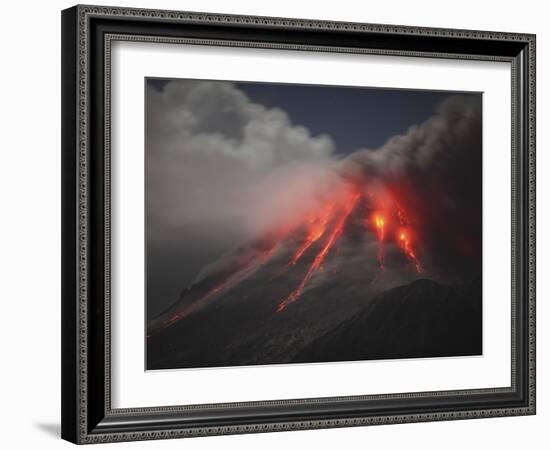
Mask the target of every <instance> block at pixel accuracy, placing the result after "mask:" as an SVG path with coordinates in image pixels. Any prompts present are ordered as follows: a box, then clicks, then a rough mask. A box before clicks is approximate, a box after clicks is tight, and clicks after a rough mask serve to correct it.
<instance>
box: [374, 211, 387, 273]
mask: <svg viewBox="0 0 550 450" xmlns="http://www.w3.org/2000/svg"><path fill="white" fill-rule="evenodd" d="M373 222H374V227H375V229H376V237H377V238H378V255H377V259H378V265H379V266H380V268H381V269H383V268H384V238H385V235H386V219H384V216H383V215H382V213H379V212H377V213H375V214H374V219H373Z"/></svg>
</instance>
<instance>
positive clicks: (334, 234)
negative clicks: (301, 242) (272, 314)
mask: <svg viewBox="0 0 550 450" xmlns="http://www.w3.org/2000/svg"><path fill="white" fill-rule="evenodd" d="M359 197H360V195H359V194H357V193H352V194H348V198H347V199H346V202H345V204H344V206H343V211H342V214H341V215H340V217H339V218H338V221H337V222H336V224H335V225H334V227H333V228H332V230H331V232H330V234H329V236H328V237H327V240H326V242H325V245H324V246H323V248H322V249H321V250H320V251H319V253H318V254H317V256H315V259H314V260H313V262H312V263H311V266H310V267H309V269H308V271H307V272H306V275H305V276H304V278H303V279H302V281H301V283H300V284H299V285H298V287H297V288H296V289H295V290H294V291H292V292H291V293H290V294H289V295H288V297H286V298H285V299H284V300H283V301H281V302H280V303H279V306H278V308H277V312H280V311H282V310H283V309H285V308H286V307H287V306H288V305H289V304H290V303H293V302H295V301H296V300H298V299H299V298H300V296H301V295H302V292H303V291H304V288H305V287H306V285H307V283H308V282H309V280H310V279H311V277H312V276H313V275H314V273H315V272H316V271H317V270H318V269H319V268H321V265H322V264H323V261H324V260H325V258H326V256H327V254H328V252H329V251H330V249H331V248H332V247H333V245H334V243H335V242H336V240H337V238H338V237H339V236H340V235H341V234H342V231H343V229H344V225H345V224H346V221H347V219H348V217H349V215H350V214H351V212H352V211H353V209H354V208H355V205H356V204H357V202H358V201H359Z"/></svg>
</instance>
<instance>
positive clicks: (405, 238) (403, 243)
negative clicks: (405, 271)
mask: <svg viewBox="0 0 550 450" xmlns="http://www.w3.org/2000/svg"><path fill="white" fill-rule="evenodd" d="M397 244H398V245H399V247H401V250H403V253H405V255H406V256H407V258H409V259H410V260H411V261H412V262H413V263H414V267H415V268H416V271H417V272H418V273H421V272H422V266H421V265H420V261H418V258H417V257H416V253H415V252H414V250H413V248H412V245H411V237H410V233H409V232H408V231H407V230H405V229H401V230H399V231H398V233H397Z"/></svg>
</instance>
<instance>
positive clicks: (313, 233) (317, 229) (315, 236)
mask: <svg viewBox="0 0 550 450" xmlns="http://www.w3.org/2000/svg"><path fill="white" fill-rule="evenodd" d="M333 215H334V203H329V204H328V205H327V207H326V208H325V209H324V210H323V211H322V212H321V214H319V215H318V216H317V217H313V218H312V219H311V220H310V221H309V224H308V227H307V235H306V239H305V241H304V242H303V243H302V245H300V247H298V249H297V250H296V252H295V253H294V255H293V256H292V259H291V260H290V262H289V263H288V264H289V265H295V264H296V263H297V262H298V260H299V259H300V258H301V257H302V255H303V254H304V253H305V251H306V250H307V249H308V248H309V247H311V246H312V245H313V244H315V242H317V241H318V240H319V239H320V238H321V237H323V235H324V234H325V232H326V230H327V225H328V223H329V222H330V220H331V219H332V217H333Z"/></svg>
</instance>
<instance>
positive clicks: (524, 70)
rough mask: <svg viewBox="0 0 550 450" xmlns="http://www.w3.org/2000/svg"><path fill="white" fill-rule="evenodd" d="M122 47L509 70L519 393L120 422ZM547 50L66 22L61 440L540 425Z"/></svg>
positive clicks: (308, 31)
mask: <svg viewBox="0 0 550 450" xmlns="http://www.w3.org/2000/svg"><path fill="white" fill-rule="evenodd" d="M117 41H133V42H149V43H156V44H159V45H161V44H174V45H177V44H178V43H183V42H185V43H187V44H191V45H196V46H218V47H221V48H225V47H227V48H232V47H238V48H255V49H262V50H264V51H266V52H267V51H269V50H270V49H277V50H289V51H290V50H299V51H300V52H303V53H304V54H307V53H308V52H321V53H324V52H327V53H335V54H339V53H344V54H348V53H349V54H363V55H382V56H388V57H391V56H394V57H403V56H405V57H408V58H412V59H422V58H435V59H444V60H453V61H469V60H475V61H499V62H505V63H507V64H509V65H510V73H511V80H510V86H511V92H510V102H511V112H512V114H511V120H510V127H511V133H510V135H511V155H512V161H511V167H512V171H511V174H510V177H511V187H512V189H511V193H510V195H511V210H510V219H511V224H510V226H511V230H512V236H511V256H512V257H511V261H510V264H511V302H510V303H511V307H512V310H511V313H510V314H511V323H510V336H511V340H510V355H511V356H510V360H511V367H510V380H511V383H510V385H509V386H491V387H487V388H480V389H477V388H476V389H459V390H429V389H428V390H426V391H422V392H408V393H407V392H405V393H403V392H398V393H382V394H376V395H356V396H346V395H339V394H338V385H336V386H335V390H334V395H333V396H329V397H313V398H290V399H281V400H264V399H262V398H258V399H257V400H256V401H252V402H249V401H242V402H231V403H224V402H219V403H217V402H214V403H209V404H185V405H178V404H175V405H171V406H156V405H151V406H146V407H132V408H114V407H113V405H112V388H113V386H112V383H111V382H112V373H113V367H114V364H113V360H112V354H111V336H112V332H113V327H114V326H116V324H114V323H112V322H111V312H112V303H111V302H112V301H116V300H115V299H113V298H112V296H111V283H112V279H111V258H112V254H111V243H112V241H111V222H110V218H111V213H112V205H111V191H110V186H111V182H112V181H113V178H112V177H113V176H115V174H114V173H111V133H112V132H113V130H112V129H111V116H110V111H111V110H110V102H111V97H112V95H113V92H112V91H111V89H112V86H111V78H110V77H111V63H112V61H111V48H112V47H111V46H112V44H113V43H114V42H117ZM535 41H536V40H535V36H534V35H531V34H517V33H508V32H487V31H470V30H451V29H436V28H424V27H411V26H395V25H378V24H365V23H347V22H331V21H319V20H305V19H287V18H271V17H256V16H234V15H222V14H210V13H208V14H206V13H199V12H181V11H161V10H146V9H133V8H120V7H102V6H86V5H78V6H75V7H72V8H69V9H66V10H64V11H63V12H62V349H61V350H62V401H61V406H62V437H63V438H64V439H66V440H68V441H71V442H74V443H77V444H85V443H100V442H114V441H134V440H143V439H168V438H177V437H178V438H179V437H193V436H208V435H220V434H238V433H255V432H271V431H287V430H300V429H314V428H330V427H348V426H363V425H375V424H392V423H409V422H424V421H441V420H454V419H471V418H486V417H501V416H513V415H531V414H535V404H536V398H535V397H536V393H535ZM485 164H487V162H485ZM489 164H490V162H489ZM485 295H489V296H490V295H491V293H490V292H486V293H485Z"/></svg>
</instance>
